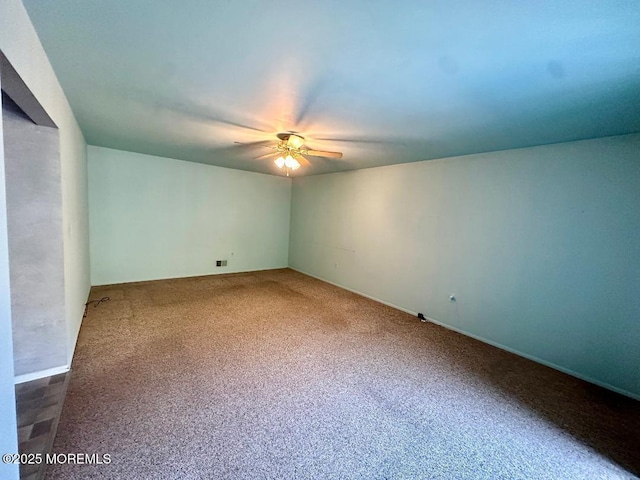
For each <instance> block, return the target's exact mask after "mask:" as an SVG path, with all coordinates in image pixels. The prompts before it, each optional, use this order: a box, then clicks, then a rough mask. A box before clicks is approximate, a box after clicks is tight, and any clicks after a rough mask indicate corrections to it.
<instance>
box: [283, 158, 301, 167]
mask: <svg viewBox="0 0 640 480" xmlns="http://www.w3.org/2000/svg"><path fill="white" fill-rule="evenodd" d="M284 164H285V165H286V166H287V168H290V169H291V170H297V169H298V168H300V163H299V162H298V161H297V160H296V159H295V158H293V157H292V156H291V155H287V158H285V159H284Z"/></svg>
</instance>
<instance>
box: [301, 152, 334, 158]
mask: <svg viewBox="0 0 640 480" xmlns="http://www.w3.org/2000/svg"><path fill="white" fill-rule="evenodd" d="M303 153H304V154H305V155H310V156H312V157H329V158H342V153H341V152H325V151H323V150H304V151H303Z"/></svg>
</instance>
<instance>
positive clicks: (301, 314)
mask: <svg viewBox="0 0 640 480" xmlns="http://www.w3.org/2000/svg"><path fill="white" fill-rule="evenodd" d="M104 296H109V297H110V298H111V300H110V301H109V302H105V303H101V304H100V305H98V306H97V307H94V306H89V309H88V316H87V318H86V319H85V321H84V323H83V326H82V329H81V332H80V338H79V340H78V346H77V350H76V356H75V359H74V363H73V372H72V377H71V382H70V385H69V391H68V395H67V399H66V403H65V406H64V410H63V414H62V418H61V421H60V425H59V427H58V435H57V439H56V442H55V446H54V451H55V452H60V453H71V452H82V453H87V454H94V453H95V454H105V453H108V454H110V455H111V463H110V464H109V465H94V466H90V465H57V466H51V467H49V469H48V478H51V479H80V478H92V479H93V478H105V479H107V478H108V479H125V478H126V479H143V478H153V479H209V478H247V479H257V478H287V479H288V478H362V479H371V478H403V479H404V478H456V479H464V478H469V479H472V478H473V479H475V478H487V479H500V478H504V479H515V478H522V479H534V478H540V479H550V478H562V479H569V478H571V479H575V478H630V477H633V474H634V473H635V474H638V473H639V472H640V406H639V402H636V401H633V400H630V399H627V398H625V397H622V396H620V395H617V394H614V393H611V392H608V391H606V390H603V389H601V388H598V387H595V386H593V385H590V384H587V383H585V382H582V381H579V380H577V379H574V378H572V377H569V376H567V375H564V374H562V373H559V372H557V371H554V370H552V369H549V368H546V367H543V366H540V365H538V364H535V363H533V362H530V361H528V360H525V359H522V358H520V357H517V356H515V355H511V354H509V353H506V352H504V351H501V350H498V349H496V348H493V347H490V346H487V345H484V344H482V343H480V342H477V341H475V340H472V339H469V338H466V337H464V336H462V335H459V334H456V333H453V332H450V331H448V330H446V329H444V328H441V327H437V326H435V325H433V324H425V323H421V322H419V321H418V320H417V319H416V318H414V317H412V316H410V315H408V314H405V313H403V312H400V311H397V310H394V309H392V308H389V307H386V306H384V305H381V304H379V303H376V302H373V301H371V300H368V299H366V298H363V297H360V296H358V295H355V294H352V293H350V292H347V291H345V290H342V289H339V288H336V287H334V286H331V285H329V284H326V283H323V282H320V281H318V280H315V279H313V278H310V277H308V276H305V275H302V274H299V273H297V272H294V271H291V270H273V271H267V272H256V273H248V274H237V275H225V276H209V277H199V278H187V279H179V280H165V281H158V282H145V283H131V284H125V285H115V286H110V287H101V288H94V289H93V290H92V292H91V298H92V299H99V298H101V297H104Z"/></svg>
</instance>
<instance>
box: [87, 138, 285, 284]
mask: <svg viewBox="0 0 640 480" xmlns="http://www.w3.org/2000/svg"><path fill="white" fill-rule="evenodd" d="M89 195H90V197H89V205H90V223H91V278H92V283H93V284H94V285H104V284H111V283H122V282H132V281H140V280H154V279H161V278H177V277H188V276H196V275H208V274H215V273H230V272H241V271H250V270H263V269H271V268H282V267H286V266H287V260H288V258H287V256H288V250H289V216H290V215H289V208H290V203H291V179H289V178H286V177H276V176H272V175H264V174H259V173H251V172H244V171H240V170H231V169H227V168H221V167H213V166H209V165H202V164H196V163H191V162H184V161H180V160H173V159H168V158H162V157H154V156H150V155H143V154H138V153H131V152H124V151H120V150H112V149H108V148H101V147H89ZM216 260H227V261H228V265H227V267H222V268H217V267H216V266H215V261H216Z"/></svg>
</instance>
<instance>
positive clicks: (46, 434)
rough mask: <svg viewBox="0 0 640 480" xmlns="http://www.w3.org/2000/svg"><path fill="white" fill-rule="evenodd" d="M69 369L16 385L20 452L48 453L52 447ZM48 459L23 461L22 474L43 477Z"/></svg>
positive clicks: (38, 479) (27, 476)
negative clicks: (34, 462)
mask: <svg viewBox="0 0 640 480" xmlns="http://www.w3.org/2000/svg"><path fill="white" fill-rule="evenodd" d="M68 377H69V374H68V373H61V374H59V375H54V376H52V377H44V378H39V379H37V380H32V381H31V382H25V383H19V384H18V385H16V411H17V415H18V442H19V445H18V450H19V452H20V453H21V454H42V455H43V456H44V455H46V454H47V453H49V452H50V451H51V447H52V445H53V440H54V438H55V435H56V429H57V426H58V420H59V419H60V413H61V412H62V405H63V402H64V398H65V394H66V391H67V384H68ZM45 466H46V465H45V462H42V463H41V464H39V465H38V464H31V465H20V478H21V479H25V480H27V479H28V480H40V479H42V478H43V477H44V470H45Z"/></svg>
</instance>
